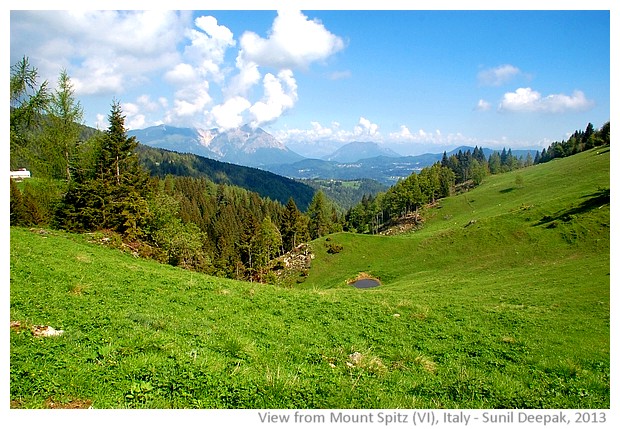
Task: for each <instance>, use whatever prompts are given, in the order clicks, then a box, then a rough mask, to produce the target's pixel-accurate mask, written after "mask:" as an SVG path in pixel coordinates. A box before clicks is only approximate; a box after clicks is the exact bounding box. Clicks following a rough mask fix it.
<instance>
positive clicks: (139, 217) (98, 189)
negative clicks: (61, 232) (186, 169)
mask: <svg viewBox="0 0 620 429" xmlns="http://www.w3.org/2000/svg"><path fill="white" fill-rule="evenodd" d="M108 120H109V123H110V125H109V128H108V129H107V130H106V131H105V133H104V135H103V137H102V138H101V145H100V147H98V148H97V153H96V157H95V165H94V169H92V170H90V171H85V172H83V175H82V177H80V178H79V180H78V179H77V178H76V180H73V181H72V182H71V183H70V186H69V189H68V191H67V193H66V194H65V197H64V200H63V204H62V205H61V207H60V209H59V210H58V212H57V214H56V221H57V223H58V225H59V226H60V227H64V228H67V229H70V230H78V231H92V230H96V229H111V230H113V231H116V232H119V233H121V234H123V235H125V236H127V237H128V238H130V239H137V238H141V237H142V236H143V235H144V228H145V226H146V224H147V222H148V220H149V219H148V217H149V210H148V204H147V201H146V197H147V195H148V192H149V186H148V185H149V176H148V174H147V173H146V172H145V171H144V170H143V169H142V167H141V166H140V163H139V160H138V157H137V155H136V154H135V148H136V146H137V142H136V140H135V138H134V137H129V138H128V137H127V134H126V130H125V117H124V116H123V114H122V110H121V106H120V103H119V102H118V101H114V102H113V104H112V110H111V113H110V115H109V117H108Z"/></svg>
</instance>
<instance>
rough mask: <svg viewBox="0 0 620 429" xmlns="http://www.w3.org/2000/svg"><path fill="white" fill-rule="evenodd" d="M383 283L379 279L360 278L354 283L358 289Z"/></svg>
mask: <svg viewBox="0 0 620 429" xmlns="http://www.w3.org/2000/svg"><path fill="white" fill-rule="evenodd" d="M380 284H381V283H379V280H377V279H359V280H356V281H355V282H353V283H352V285H353V286H355V287H356V288H358V289H368V288H371V287H377V286H379V285H380Z"/></svg>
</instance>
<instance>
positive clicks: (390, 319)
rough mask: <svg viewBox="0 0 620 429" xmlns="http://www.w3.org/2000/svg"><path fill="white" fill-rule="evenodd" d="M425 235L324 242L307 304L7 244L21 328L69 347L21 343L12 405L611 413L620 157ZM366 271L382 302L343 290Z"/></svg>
mask: <svg viewBox="0 0 620 429" xmlns="http://www.w3.org/2000/svg"><path fill="white" fill-rule="evenodd" d="M599 152H603V151H601V150H600V149H599ZM517 176H520V179H518V180H517ZM426 218H427V219H428V221H427V223H426V224H425V227H424V228H423V229H422V230H420V231H417V232H415V233H412V234H410V235H406V236H397V237H377V236H361V235H355V234H336V235H333V236H331V237H330V238H331V242H332V243H337V244H340V245H342V251H341V252H339V253H337V254H328V253H327V251H326V247H325V246H324V239H323V240H319V241H316V242H314V243H313V247H314V249H315V251H316V258H315V260H314V261H313V265H312V268H311V270H310V273H309V275H308V277H307V279H306V280H305V282H304V283H302V284H300V285H298V286H296V287H295V288H293V289H286V288H281V287H276V286H270V285H261V284H252V283H243V282H235V281H231V280H224V279H218V278H213V277H208V276H204V275H199V274H196V273H191V272H188V271H183V270H180V269H175V268H173V267H169V266H164V265H159V264H156V263H153V262H150V261H145V260H140V259H136V258H133V257H132V256H130V255H127V254H122V253H120V252H118V251H115V250H111V249H107V248H104V247H101V246H99V245H96V244H92V243H89V242H88V241H87V239H86V237H84V236H78V235H70V234H64V233H60V232H56V231H39V230H33V231H31V230H28V229H20V228H15V229H11V274H10V275H11V308H10V316H11V320H12V321H20V322H21V323H22V325H23V326H29V325H36V324H46V325H51V326H53V327H54V328H56V329H63V330H64V331H65V334H64V335H62V336H59V337H52V338H37V337H34V336H33V335H32V334H31V333H30V331H29V330H28V329H12V330H11V335H10V341H11V374H10V375H11V406H12V407H16V408H45V407H52V405H51V404H53V406H54V407H55V408H58V407H62V406H66V407H78V406H80V405H88V406H92V407H94V408H196V407H200V408H399V407H402V408H443V407H446V408H609V406H610V392H609V389H610V378H609V377H610V376H609V374H610V357H609V356H610V345H609V342H610V326H609V316H610V301H609V296H610V290H609V288H610V280H609V265H610V259H609V255H610V250H609V249H610V248H609V228H610V217H609V152H608V151H607V152H605V153H599V154H598V155H597V153H596V151H590V152H585V153H582V154H579V155H576V156H573V157H571V158H567V159H562V160H555V161H553V162H551V163H548V164H543V165H539V166H536V167H533V168H529V169H527V170H522V171H518V172H513V173H509V174H505V175H501V176H494V177H490V178H488V179H487V181H486V182H485V183H484V184H483V185H482V186H480V187H479V188H477V189H475V190H473V191H471V192H469V193H467V194H464V195H459V196H455V197H452V198H448V199H445V200H443V201H442V202H441V208H439V209H435V210H433V211H430V212H428V213H426ZM472 221H474V222H472ZM362 272H363V273H367V274H368V275H371V276H374V277H377V278H379V279H380V280H381V283H382V286H380V287H378V288H375V289H366V290H358V289H355V288H353V287H351V286H348V285H347V284H346V281H347V280H348V279H351V278H355V277H356V276H358V275H359V274H360V273H362Z"/></svg>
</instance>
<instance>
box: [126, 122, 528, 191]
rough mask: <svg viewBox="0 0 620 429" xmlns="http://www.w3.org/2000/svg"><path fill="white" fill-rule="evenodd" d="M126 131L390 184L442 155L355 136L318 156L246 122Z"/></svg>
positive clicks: (270, 165)
mask: <svg viewBox="0 0 620 429" xmlns="http://www.w3.org/2000/svg"><path fill="white" fill-rule="evenodd" d="M128 135H130V136H135V137H136V139H137V140H138V141H139V142H140V143H142V144H143V145H147V146H150V147H153V148H159V149H166V150H171V151H174V152H178V153H191V154H195V155H199V156H203V157H206V158H210V159H214V160H217V161H223V162H227V163H231V164H237V165H242V166H247V167H255V168H260V169H262V170H266V171H269V172H272V173H275V174H278V175H281V176H285V177H289V178H294V179H314V178H321V179H336V180H354V179H361V178H368V179H374V180H377V181H379V182H381V183H383V184H386V185H392V184H394V183H396V182H397V181H398V180H399V179H401V178H404V177H407V176H409V175H410V174H411V173H412V172H416V171H420V170H422V169H423V168H424V167H428V166H430V165H432V164H434V163H435V162H438V161H440V160H441V158H442V156H443V152H442V153H427V154H422V155H415V156H401V155H400V154H398V153H396V152H394V151H393V150H391V149H388V148H385V147H383V146H381V145H379V144H377V143H375V142H359V141H358V142H352V143H348V144H345V145H344V146H342V147H340V148H339V149H337V150H336V151H335V152H333V153H331V154H329V155H326V156H324V157H323V158H322V159H316V158H306V157H304V156H302V155H299V154H298V153H296V152H294V151H292V150H290V149H289V148H288V147H286V146H285V145H284V144H283V143H281V142H280V141H278V140H277V139H276V138H275V137H273V136H272V135H271V134H269V133H267V132H266V131H264V130H263V129H261V128H252V127H250V126H248V125H244V126H242V127H240V128H236V129H233V130H228V131H219V130H218V129H216V128H214V129H209V130H203V129H198V128H178V127H173V126H169V125H158V126H154V127H149V128H145V129H142V130H132V131H129V132H128ZM473 149H474V148H473V147H469V146H461V147H458V148H456V149H454V150H452V151H450V152H447V155H448V156H450V155H451V154H453V153H454V154H456V153H458V152H459V151H463V152H466V151H467V150H471V151H473ZM483 151H484V154H485V156H487V157H489V156H490V155H491V154H492V153H493V152H494V150H492V149H487V148H485V149H483ZM528 152H530V153H531V155H532V157H533V156H534V155H535V151H533V150H514V151H512V154H513V155H515V156H517V157H519V156H523V157H525V156H527V153H528Z"/></svg>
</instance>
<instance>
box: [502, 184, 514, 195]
mask: <svg viewBox="0 0 620 429" xmlns="http://www.w3.org/2000/svg"><path fill="white" fill-rule="evenodd" d="M516 189H517V188H515V187H514V186H511V187H510V188H506V189H502V190H501V191H499V193H500V194H507V193H508V192H512V191H514V190H516Z"/></svg>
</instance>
